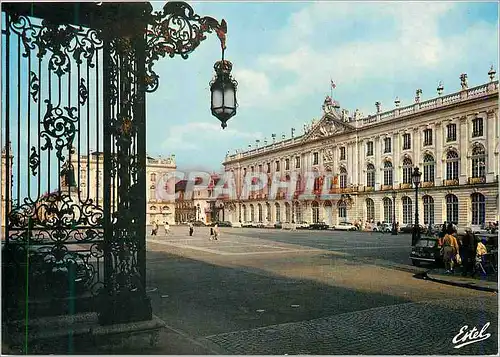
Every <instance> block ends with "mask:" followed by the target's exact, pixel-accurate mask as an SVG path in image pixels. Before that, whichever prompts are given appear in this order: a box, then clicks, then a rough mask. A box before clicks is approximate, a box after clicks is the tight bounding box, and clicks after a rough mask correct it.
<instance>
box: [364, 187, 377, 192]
mask: <svg viewBox="0 0 500 357" xmlns="http://www.w3.org/2000/svg"><path fill="white" fill-rule="evenodd" d="M363 191H364V192H372V191H375V187H373V186H365V187H363Z"/></svg>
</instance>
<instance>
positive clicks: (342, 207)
mask: <svg viewBox="0 0 500 357" xmlns="http://www.w3.org/2000/svg"><path fill="white" fill-rule="evenodd" d="M338 209H339V218H340V220H341V221H346V219H347V204H346V203H345V201H344V200H341V201H339V203H338Z"/></svg>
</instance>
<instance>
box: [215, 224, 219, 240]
mask: <svg viewBox="0 0 500 357" xmlns="http://www.w3.org/2000/svg"><path fill="white" fill-rule="evenodd" d="M219 234H220V232H219V226H218V225H217V224H216V225H215V226H214V240H219Z"/></svg>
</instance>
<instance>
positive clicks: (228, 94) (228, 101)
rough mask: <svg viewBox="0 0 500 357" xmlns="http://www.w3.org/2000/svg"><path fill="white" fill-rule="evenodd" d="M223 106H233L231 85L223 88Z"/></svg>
mask: <svg viewBox="0 0 500 357" xmlns="http://www.w3.org/2000/svg"><path fill="white" fill-rule="evenodd" d="M224 106H226V107H229V108H234V107H235V103H234V88H233V86H232V85H226V87H225V88H224Z"/></svg>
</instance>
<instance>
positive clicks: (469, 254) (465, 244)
mask: <svg viewBox="0 0 500 357" xmlns="http://www.w3.org/2000/svg"><path fill="white" fill-rule="evenodd" d="M485 243H486V241H485V239H483V240H482V241H478V240H476V238H475V236H474V234H472V231H470V230H468V231H466V233H465V235H464V236H462V237H461V239H460V240H459V239H457V229H456V227H455V226H454V225H453V224H452V223H449V224H446V223H445V224H443V228H442V231H441V233H440V234H439V246H440V247H442V248H441V254H442V256H443V262H444V264H445V269H446V273H448V274H450V273H453V272H454V268H455V266H456V265H461V266H462V275H463V276H467V275H468V274H470V275H471V276H474V275H475V274H476V273H477V268H476V267H477V266H478V264H480V263H481V262H484V257H485V255H486V254H487V253H488V251H487V249H486V246H485Z"/></svg>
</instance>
